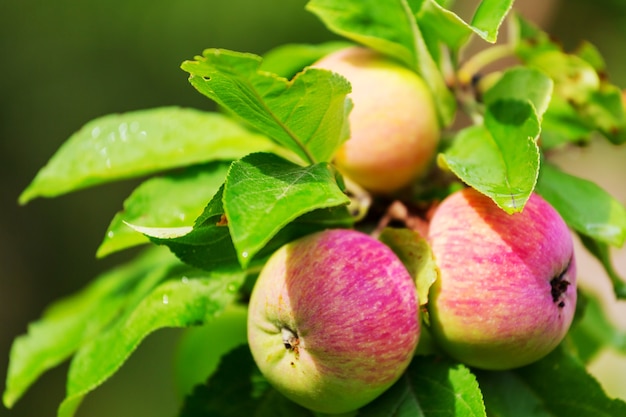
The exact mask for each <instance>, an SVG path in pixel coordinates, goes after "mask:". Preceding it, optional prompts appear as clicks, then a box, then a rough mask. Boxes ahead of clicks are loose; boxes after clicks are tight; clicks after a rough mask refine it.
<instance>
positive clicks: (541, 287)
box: [428, 188, 576, 370]
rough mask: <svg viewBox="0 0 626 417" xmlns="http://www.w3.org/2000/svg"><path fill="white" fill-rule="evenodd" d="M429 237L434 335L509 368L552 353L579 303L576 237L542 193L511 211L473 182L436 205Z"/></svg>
mask: <svg viewBox="0 0 626 417" xmlns="http://www.w3.org/2000/svg"><path fill="white" fill-rule="evenodd" d="M428 238H429V242H430V245H431V248H432V252H433V255H434V257H435V262H436V264H437V267H438V269H439V278H438V279H437V281H436V282H435V284H434V285H433V287H431V290H430V294H429V302H428V311H429V315H430V317H429V318H430V324H431V330H432V333H433V336H434V338H435V340H436V341H437V342H438V343H439V345H440V346H441V347H442V348H443V349H444V350H445V351H447V352H448V353H449V354H450V355H451V356H452V357H454V358H456V359H458V360H460V361H462V362H464V363H466V364H468V365H471V366H474V367H477V368H483V369H492V370H501V369H511V368H515V367H519V366H522V365H526V364H529V363H531V362H534V361H536V360H538V359H540V358H542V357H543V356H545V355H546V354H548V353H549V352H550V351H552V350H553V349H554V348H555V347H556V346H557V345H558V344H559V343H560V342H561V341H562V340H563V338H564V336H565V334H566V333H567V331H568V329H569V327H570V324H571V322H572V318H573V316H574V311H575V308H576V263H575V259H574V249H573V242H572V237H571V234H570V231H569V229H568V228H567V225H566V224H565V222H564V221H563V219H562V218H561V216H560V215H559V214H558V213H557V212H556V210H554V208H553V207H552V206H550V204H548V203H547V202H546V201H545V200H544V199H543V198H541V197H540V196H539V195H537V194H532V195H531V197H530V199H529V200H528V202H527V204H526V206H525V207H524V210H523V211H522V212H521V213H515V214H507V213H505V212H504V211H503V210H501V209H500V208H499V207H497V206H496V204H495V203H494V202H493V201H492V200H491V199H489V198H488V197H486V196H485V195H483V194H480V193H479V192H477V191H475V190H474V189H471V188H466V189H464V190H462V191H459V192H456V193H455V194H452V195H451V196H449V197H448V198H447V199H445V200H444V201H443V202H442V203H441V205H440V206H439V207H438V208H437V210H436V211H435V214H434V216H433V218H432V220H431V223H430V228H429V234H428Z"/></svg>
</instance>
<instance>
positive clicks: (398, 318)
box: [248, 229, 420, 414]
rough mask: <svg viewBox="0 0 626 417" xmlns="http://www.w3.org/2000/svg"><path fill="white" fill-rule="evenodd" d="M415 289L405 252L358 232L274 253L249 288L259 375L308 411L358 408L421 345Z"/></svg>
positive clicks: (322, 235)
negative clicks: (401, 253)
mask: <svg viewBox="0 0 626 417" xmlns="http://www.w3.org/2000/svg"><path fill="white" fill-rule="evenodd" d="M418 305H419V304H418V299H417V290H416V288H415V284H414V282H413V279H412V278H411V276H410V274H409V273H408V272H407V270H406V268H405V267H404V265H403V264H402V262H401V261H400V260H399V258H398V257H397V256H396V255H395V254H394V253H393V252H392V251H391V249H389V248H388V247H387V246H385V245H384V244H383V243H382V242H380V241H378V240H376V239H374V238H373V237H371V236H369V235H367V234H364V233H362V232H359V231H354V230H345V229H334V230H325V231H322V232H317V233H314V234H311V235H308V236H305V237H303V238H300V239H298V240H295V241H293V242H291V243H288V244H286V245H285V246H283V247H282V248H280V249H279V250H278V251H276V252H275V253H274V254H273V255H272V256H271V257H270V259H269V260H268V262H267V263H266V265H265V266H264V267H263V269H262V271H261V273H260V275H259V277H258V279H257V282H256V283H255V286H254V289H253V291H252V294H251V298H250V302H249V310H248V342H249V344H250V350H251V352H252V355H253V357H254V359H255V362H256V363H257V365H258V367H259V369H260V370H261V372H262V374H263V375H264V376H265V377H266V379H267V380H268V381H269V383H270V384H271V385H272V386H274V387H275V388H276V390H278V391H279V392H281V393H282V394H283V395H285V396H286V397H287V398H289V399H291V400H292V401H294V402H296V403H298V404H300V405H302V406H304V407H307V408H309V409H311V410H314V411H317V412H322V413H328V414H338V413H347V412H350V411H354V410H356V409H358V408H360V407H362V406H363V405H365V404H367V403H369V402H370V401H372V400H373V399H374V398H376V397H377V396H378V395H380V394H382V393H383V392H384V391H385V390H386V389H388V388H389V387H390V386H391V385H392V384H393V383H394V382H395V381H397V380H398V378H399V377H400V376H401V375H402V373H403V372H404V371H405V369H406V368H407V366H408V365H409V363H410V361H411V358H412V357H413V353H414V351H415V348H416V346H417V342H418V338H419V333H420V324H419V308H418Z"/></svg>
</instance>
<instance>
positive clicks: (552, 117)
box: [541, 96, 594, 149]
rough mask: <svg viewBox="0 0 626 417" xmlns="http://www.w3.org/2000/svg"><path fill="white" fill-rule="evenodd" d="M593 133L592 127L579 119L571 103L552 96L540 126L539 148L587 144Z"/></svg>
mask: <svg viewBox="0 0 626 417" xmlns="http://www.w3.org/2000/svg"><path fill="white" fill-rule="evenodd" d="M593 131H594V127H593V126H591V125H590V124H589V123H587V122H586V121H585V120H583V119H582V118H581V117H580V115H579V114H578V112H577V111H576V109H575V108H574V107H573V106H572V105H571V103H568V102H567V100H565V99H564V98H562V97H558V96H554V97H552V100H551V101H550V105H549V107H548V110H547V111H546V113H545V114H544V117H543V122H542V124H541V148H542V149H552V148H555V147H557V146H560V145H563V144H566V143H577V144H578V143H583V142H589V141H590V140H591V134H592V132H593Z"/></svg>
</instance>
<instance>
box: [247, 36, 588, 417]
mask: <svg viewBox="0 0 626 417" xmlns="http://www.w3.org/2000/svg"><path fill="white" fill-rule="evenodd" d="M315 66H317V67H320V68H326V69H329V70H332V71H335V72H338V73H340V74H342V75H343V76H345V77H346V78H347V79H348V80H349V81H350V82H351V84H352V88H353V91H352V93H351V97H352V100H353V102H354V109H353V111H352V113H351V116H350V124H351V137H350V139H349V140H348V141H347V142H346V143H345V144H344V145H343V147H342V148H341V150H340V151H339V152H338V154H337V157H336V165H337V167H338V169H339V170H340V171H341V172H342V173H344V174H345V175H346V176H348V177H350V178H351V179H353V180H354V181H356V182H358V183H359V184H360V185H362V186H363V187H364V188H365V189H367V190H369V191H370V192H372V193H385V192H390V191H396V190H399V189H401V188H403V187H405V186H407V185H408V184H409V183H411V182H413V181H415V180H416V179H417V178H419V176H420V175H422V174H423V172H424V171H425V169H426V167H427V165H428V164H429V163H430V161H432V158H433V157H434V154H435V152H436V148H437V142H438V140H439V134H440V132H439V125H438V122H437V116H436V114H435V110H434V105H433V103H432V98H431V96H430V93H429V92H428V88H427V87H426V86H425V85H424V82H423V81H422V80H421V78H420V77H419V76H418V75H417V74H415V73H414V72H412V71H410V70H408V69H406V68H405V67H403V66H402V65H400V64H398V63H395V62H393V61H390V60H388V59H386V58H384V57H382V56H379V55H377V54H376V53H375V52H372V51H370V50H367V49H365V48H361V47H351V48H347V49H344V50H340V51H338V52H335V53H333V54H331V55H329V56H328V57H326V58H324V59H322V60H321V61H319V62H318V63H316V64H315ZM426 237H427V241H428V242H429V244H430V247H431V250H432V253H433V256H434V259H435V263H436V265H437V275H438V278H437V280H436V282H435V283H434V284H433V285H432V287H431V289H430V292H429V295H428V300H427V303H426V307H427V312H428V326H429V331H430V333H431V334H432V337H433V339H434V341H435V342H436V344H437V345H438V346H439V348H440V349H441V351H442V352H445V353H446V354H448V355H449V356H451V357H452V358H455V359H456V360H458V361H461V362H463V363H465V364H467V365H468V366H472V367H476V368H480V369H489V370H504V369H511V368H515V367H519V366H523V365H526V364H529V363H531V362H533V361H536V360H538V359H540V358H541V357H543V356H545V355H546V354H548V353H549V352H550V351H551V350H553V349H554V348H555V347H556V346H557V345H558V344H559V343H560V342H561V340H562V339H563V337H564V336H565V334H566V332H567V330H568V328H569V326H570V324H571V321H572V318H573V315H574V310H575V306H576V265H575V260H574V252H573V243H572V238H571V234H570V231H569V230H568V228H567V226H566V224H565V223H564V221H563V219H562V218H561V217H560V215H559V214H558V213H557V212H556V211H555V210H554V209H553V208H552V207H551V206H550V205H549V204H548V203H547V202H546V201H545V200H543V199H542V198H541V197H540V196H539V195H536V194H533V195H532V196H531V197H530V199H529V201H528V203H527V204H526V206H525V208H524V210H523V211H522V212H521V213H516V214H507V213H505V212H504V211H502V210H501V209H500V208H498V207H497V206H496V205H495V203H493V202H492V201H491V200H490V199H489V198H487V197H486V196H484V195H482V194H480V193H478V192H477V191H475V190H473V189H472V188H465V189H463V190H462V191H458V192H455V193H453V194H451V195H450V196H448V197H447V198H446V199H445V200H443V201H442V202H441V204H440V205H438V206H437V209H436V210H435V212H434V214H433V216H432V218H431V220H430V224H429V227H428V235H427V236H426ZM414 279H415V277H413V276H411V275H410V274H409V272H408V270H407V268H406V267H405V265H404V264H403V263H402V262H401V261H400V259H399V258H398V256H397V255H396V254H395V253H394V252H393V251H392V250H391V249H390V248H389V247H388V246H386V245H385V244H383V243H382V242H381V241H379V240H377V239H375V238H374V237H372V236H370V235H368V234H365V233H363V232H360V231H357V230H347V229H334V230H326V231H323V232H319V233H316V234H312V235H308V236H306V237H304V238H301V239H299V240H296V241H293V242H291V243H289V244H287V245H285V246H284V247H282V248H281V249H279V250H278V251H277V252H275V253H274V254H273V255H272V257H271V258H270V259H269V261H268V262H267V264H266V265H265V266H264V268H263V270H262V271H261V273H260V275H259V277H258V280H257V282H256V284H255V288H254V290H253V292H252V295H251V299H250V304H249V313H248V340H249V344H250V349H251V352H252V354H253V357H254V359H255V361H256V363H257V364H258V366H259V368H260V370H261V372H262V373H263V374H264V376H265V377H266V378H267V380H268V381H269V382H270V383H271V384H272V385H273V386H274V387H275V388H276V389H277V390H278V391H280V392H281V393H283V394H284V395H285V396H286V397H288V398H290V399H291V400H293V401H295V402H297V403H299V404H301V405H303V406H305V407H307V408H309V409H312V410H315V411H318V412H323V413H344V412H349V411H352V410H355V409H357V408H360V407H362V406H363V405H365V404H367V403H369V402H370V401H372V400H373V399H374V398H376V397H377V396H379V395H380V394H381V393H383V392H384V391H385V390H387V389H388V388H389V387H390V386H391V385H392V384H393V383H394V382H396V381H397V380H398V379H399V378H400V376H401V375H402V374H403V372H404V371H405V370H406V368H407V366H408V365H409V363H410V362H411V359H412V357H413V355H414V354H415V352H416V348H417V345H418V342H419V339H420V331H421V330H423V328H422V326H424V324H423V320H422V319H423V318H422V317H421V315H422V313H421V312H420V302H419V301H420V300H418V294H417V290H416V285H415V282H414ZM421 304H424V303H421Z"/></svg>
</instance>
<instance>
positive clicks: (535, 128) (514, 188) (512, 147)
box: [439, 68, 552, 213]
mask: <svg viewBox="0 0 626 417" xmlns="http://www.w3.org/2000/svg"><path fill="white" fill-rule="evenodd" d="M551 94H552V81H551V80H550V79H549V78H548V77H546V76H545V75H544V74H543V73H541V72H540V71H537V70H533V69H526V68H512V69H510V70H508V71H506V72H505V73H504V74H503V75H502V77H500V79H499V80H498V82H497V83H496V84H494V85H493V86H492V87H491V88H490V89H489V90H487V91H486V92H485V96H484V102H485V104H486V110H485V117H484V123H485V124H484V126H480V125H475V126H472V127H469V128H466V129H464V130H462V131H461V132H459V134H458V135H457V137H456V138H455V140H454V142H453V143H452V145H451V146H450V148H448V149H447V150H446V151H444V153H443V154H442V155H440V156H439V162H440V163H441V164H442V165H443V166H447V167H448V168H449V169H450V170H451V171H452V172H454V174H456V175H457V176H458V177H459V178H460V179H461V180H463V181H464V182H465V183H466V184H468V185H470V186H471V187H473V188H475V189H477V190H478V191H480V192H481V193H483V194H485V195H487V196H489V197H490V198H491V199H492V200H494V201H495V202H496V204H498V206H500V207H501V208H502V209H504V210H505V211H506V212H508V213H514V212H518V211H521V210H522V209H523V208H524V205H525V204H526V201H527V200H528V198H529V197H530V195H531V193H532V192H533V190H534V188H535V184H536V182H537V176H538V175H539V147H538V146H537V143H536V139H537V137H538V135H539V132H540V120H541V116H542V115H543V113H544V112H545V111H546V109H547V107H548V103H549V101H550V97H551Z"/></svg>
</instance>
